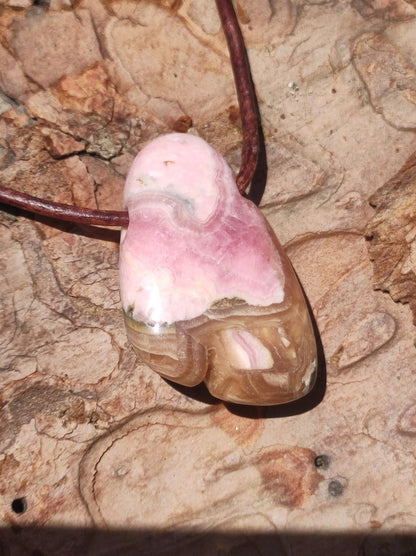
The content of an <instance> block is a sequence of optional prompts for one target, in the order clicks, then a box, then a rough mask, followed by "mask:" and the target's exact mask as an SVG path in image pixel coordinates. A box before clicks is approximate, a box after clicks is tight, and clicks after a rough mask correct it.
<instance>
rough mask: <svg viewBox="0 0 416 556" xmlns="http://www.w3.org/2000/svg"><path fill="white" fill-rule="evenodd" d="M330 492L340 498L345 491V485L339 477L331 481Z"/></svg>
mask: <svg viewBox="0 0 416 556" xmlns="http://www.w3.org/2000/svg"><path fill="white" fill-rule="evenodd" d="M328 492H329V495H330V496H333V497H334V498H338V497H339V496H341V494H342V493H343V492H344V487H343V486H342V484H341V483H340V481H338V480H337V479H334V480H333V481H331V482H330V483H329V485H328Z"/></svg>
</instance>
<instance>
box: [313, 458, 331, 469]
mask: <svg viewBox="0 0 416 556" xmlns="http://www.w3.org/2000/svg"><path fill="white" fill-rule="evenodd" d="M330 463H331V459H330V457H329V456H327V455H325V454H320V455H319V456H316V458H315V460H314V464H315V467H317V468H318V469H328V467H329V464H330Z"/></svg>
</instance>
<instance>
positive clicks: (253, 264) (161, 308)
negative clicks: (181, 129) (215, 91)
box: [120, 134, 317, 405]
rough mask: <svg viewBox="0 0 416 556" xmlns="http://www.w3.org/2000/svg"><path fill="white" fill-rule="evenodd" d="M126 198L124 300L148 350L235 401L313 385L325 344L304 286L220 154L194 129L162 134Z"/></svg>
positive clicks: (148, 357)
mask: <svg viewBox="0 0 416 556" xmlns="http://www.w3.org/2000/svg"><path fill="white" fill-rule="evenodd" d="M124 203H125V206H126V208H127V210H128V213H129V226H128V228H127V229H123V230H122V234H121V244H120V291H121V301H122V306H123V310H124V315H125V322H126V328H127V334H128V337H129V339H130V341H131V342H132V344H133V346H134V348H135V350H136V352H137V354H138V355H139V357H140V359H141V360H142V361H144V362H145V363H146V364H147V365H148V366H149V367H150V368H151V369H153V370H154V371H156V372H157V373H159V374H160V375H161V376H163V377H165V378H167V379H169V380H172V381H174V382H177V383H179V384H183V385H186V386H195V385H197V384H199V383H200V382H205V384H206V386H207V388H208V390H209V391H210V392H211V394H212V395H213V396H215V397H217V398H219V399H221V400H225V401H229V402H235V403H240V404H248V405H273V404H280V403H286V402H290V401H293V400H296V399H297V398H300V397H302V396H304V395H305V394H307V393H308V392H309V391H310V390H311V388H312V387H313V384H314V381H315V376H316V365H317V355H316V342H315V336H314V333H313V328H312V324H311V320H310V317H309V313H308V309H307V306H306V302H305V299H304V296H303V293H302V290H301V287H300V285H299V282H298V280H297V278H296V275H295V273H294V271H293V268H292V266H291V264H290V261H289V259H288V258H287V256H286V255H285V253H284V251H283V249H282V247H281V245H280V244H279V242H278V240H277V239H276V237H275V236H274V234H273V232H272V230H271V229H270V227H269V225H268V224H267V222H266V220H265V219H264V217H263V215H262V214H261V212H260V211H259V210H258V208H257V207H256V206H255V205H254V204H253V203H251V201H249V200H247V199H245V198H243V197H242V196H241V195H240V193H239V191H238V189H237V186H236V183H235V177H234V174H233V172H232V170H231V168H230V167H229V166H228V164H227V163H226V161H225V160H224V159H223V157H222V156H221V155H220V154H219V153H218V152H217V151H216V150H215V149H213V148H212V147H210V146H209V145H208V144H207V143H206V142H205V141H203V140H202V139H200V138H198V137H195V136H193V135H186V134H171V135H166V136H163V137H159V138H158V139H156V140H155V141H153V142H151V143H150V144H149V145H147V146H146V147H145V148H144V149H143V150H142V151H141V152H140V153H139V154H138V155H137V157H136V158H135V160H134V162H133V165H132V167H131V169H130V172H129V174H128V176H127V180H126V185H125V190H124Z"/></svg>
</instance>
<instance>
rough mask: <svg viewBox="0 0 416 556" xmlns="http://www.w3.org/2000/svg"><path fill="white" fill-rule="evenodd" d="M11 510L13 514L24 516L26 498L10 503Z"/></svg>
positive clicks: (16, 499)
mask: <svg viewBox="0 0 416 556" xmlns="http://www.w3.org/2000/svg"><path fill="white" fill-rule="evenodd" d="M12 510H13V511H14V513H15V514H18V515H20V514H24V513H25V512H26V510H27V502H26V498H24V497H22V498H15V499H14V500H13V502H12Z"/></svg>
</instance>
